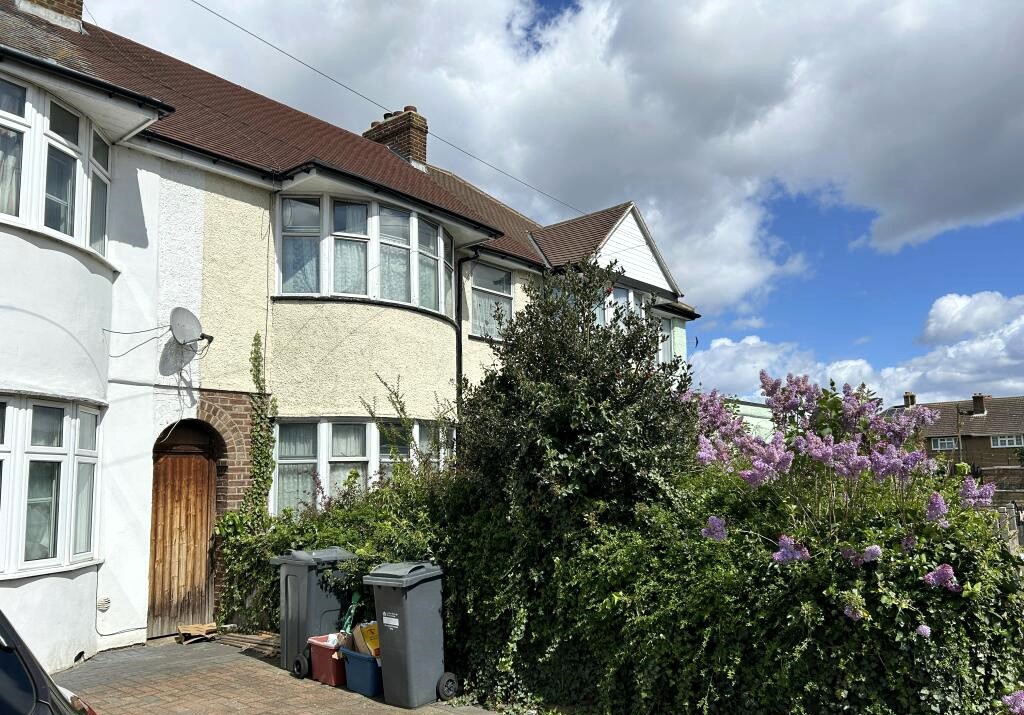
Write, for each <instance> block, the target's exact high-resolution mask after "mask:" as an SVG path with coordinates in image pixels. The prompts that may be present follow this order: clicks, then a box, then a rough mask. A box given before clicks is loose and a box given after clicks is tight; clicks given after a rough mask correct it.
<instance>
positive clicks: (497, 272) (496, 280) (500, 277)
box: [473, 263, 512, 295]
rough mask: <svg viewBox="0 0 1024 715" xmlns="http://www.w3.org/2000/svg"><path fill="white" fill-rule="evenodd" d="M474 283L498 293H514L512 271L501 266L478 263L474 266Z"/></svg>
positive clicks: (478, 286)
mask: <svg viewBox="0 0 1024 715" xmlns="http://www.w3.org/2000/svg"><path fill="white" fill-rule="evenodd" d="M473 285H474V286H476V287H477V288H486V289H487V290H493V291H497V292H498V293H505V294H507V295H511V294H512V273H510V272H509V271H503V270H501V269H500V268H493V267H491V266H486V265H484V264H483V263H477V264H476V267H475V268H473Z"/></svg>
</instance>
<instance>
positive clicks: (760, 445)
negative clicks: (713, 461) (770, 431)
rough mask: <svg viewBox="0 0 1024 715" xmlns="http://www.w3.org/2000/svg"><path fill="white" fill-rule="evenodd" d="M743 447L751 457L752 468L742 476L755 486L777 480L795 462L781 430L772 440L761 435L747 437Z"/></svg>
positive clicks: (741, 474) (746, 470)
mask: <svg viewBox="0 0 1024 715" xmlns="http://www.w3.org/2000/svg"><path fill="white" fill-rule="evenodd" d="M741 449H742V450H743V452H744V453H745V454H746V456H747V457H749V458H750V469H744V470H743V471H742V472H740V476H741V477H743V479H744V481H746V482H747V484H749V485H750V486H752V487H755V488H756V487H760V486H761V485H763V484H766V483H768V482H773V481H775V480H776V479H778V478H779V477H780V476H782V475H783V474H785V473H786V472H788V471H789V468H790V467H791V466H792V464H793V453H792V452H790V451H789V450H787V449H786V438H785V437H784V436H783V434H782V433H781V432H776V433H775V436H774V437H772V441H771V442H766V441H764V440H763V439H761V438H760V437H753V438H749V439H746V440H744V441H743V444H742V446H741Z"/></svg>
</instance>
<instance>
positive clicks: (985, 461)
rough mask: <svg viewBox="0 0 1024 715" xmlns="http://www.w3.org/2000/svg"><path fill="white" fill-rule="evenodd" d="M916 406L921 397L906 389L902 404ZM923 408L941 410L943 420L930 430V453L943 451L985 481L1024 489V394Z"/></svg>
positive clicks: (927, 434) (978, 397)
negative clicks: (1022, 455)
mask: <svg viewBox="0 0 1024 715" xmlns="http://www.w3.org/2000/svg"><path fill="white" fill-rule="evenodd" d="M915 404H917V397H916V396H915V395H914V394H913V393H912V392H907V393H904V395H903V406H904V407H911V406H913V405H915ZM922 404H924V403H922ZM924 406H925V407H928V408H931V409H933V410H936V411H938V413H939V419H938V421H937V422H936V423H935V424H933V425H931V426H930V427H926V428H925V433H924V436H925V447H926V449H927V450H928V455H929V456H930V457H939V456H940V455H942V456H946V457H947V458H948V459H950V460H953V461H956V462H966V463H967V464H970V465H971V466H972V467H974V469H975V470H976V471H977V472H979V473H980V474H981V475H982V477H983V478H984V480H985V481H986V482H995V483H996V485H997V489H999V490H1002V491H1019V490H1024V467H1022V466H1021V450H1022V449H1024V396H1018V397H992V396H990V395H982V394H976V395H974V396H973V397H972V398H971V399H970V400H958V401H956V402H931V403H927V404H924Z"/></svg>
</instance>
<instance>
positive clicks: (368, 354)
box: [269, 300, 455, 419]
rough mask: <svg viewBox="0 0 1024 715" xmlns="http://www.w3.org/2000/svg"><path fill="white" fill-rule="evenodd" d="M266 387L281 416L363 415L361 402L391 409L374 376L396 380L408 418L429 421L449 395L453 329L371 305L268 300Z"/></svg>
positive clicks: (452, 375) (389, 411)
mask: <svg viewBox="0 0 1024 715" xmlns="http://www.w3.org/2000/svg"><path fill="white" fill-rule="evenodd" d="M270 335H271V340H270V361H269V362H270V364H271V365H272V366H273V372H272V374H271V375H270V376H269V378H270V389H271V392H273V393H274V396H275V397H276V398H277V404H278V411H279V413H280V415H281V416H283V417H304V416H313V415H317V416H319V415H325V416H337V417H348V416H365V415H366V414H367V410H366V407H364V406H363V403H362V400H366V401H367V402H368V403H370V404H371V405H373V404H376V410H377V412H378V414H380V415H393V414H394V410H392V409H391V406H390V405H389V404H388V401H387V391H386V389H385V388H384V386H383V385H382V384H381V382H380V380H378V378H377V376H378V374H379V375H380V378H381V379H383V380H385V381H386V382H387V383H388V384H390V385H398V384H400V386H401V392H402V394H403V395H404V398H405V402H406V408H407V410H408V413H409V415H410V416H411V417H416V418H421V419H429V418H431V417H434V416H435V415H436V414H437V407H438V402H439V401H441V402H451V401H453V400H454V399H455V327H454V326H453V325H452V324H451V323H449V322H447V321H446V320H442V319H440V318H435V317H432V316H429V315H423V314H420V313H417V312H415V311H411V310H404V309H402V308H395V307H391V306H386V305H380V304H375V303H352V302H341V301H303V300H296V301H289V300H281V301H278V302H276V303H275V304H274V323H273V328H272V329H271V333H270Z"/></svg>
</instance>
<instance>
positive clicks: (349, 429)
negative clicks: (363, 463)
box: [331, 424, 366, 457]
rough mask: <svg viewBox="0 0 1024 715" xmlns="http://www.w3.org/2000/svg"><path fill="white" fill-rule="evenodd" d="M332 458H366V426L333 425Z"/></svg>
mask: <svg viewBox="0 0 1024 715" xmlns="http://www.w3.org/2000/svg"><path fill="white" fill-rule="evenodd" d="M331 456H332V457H365V456H366V425H362V424H357V425H346V424H334V425H331Z"/></svg>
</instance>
